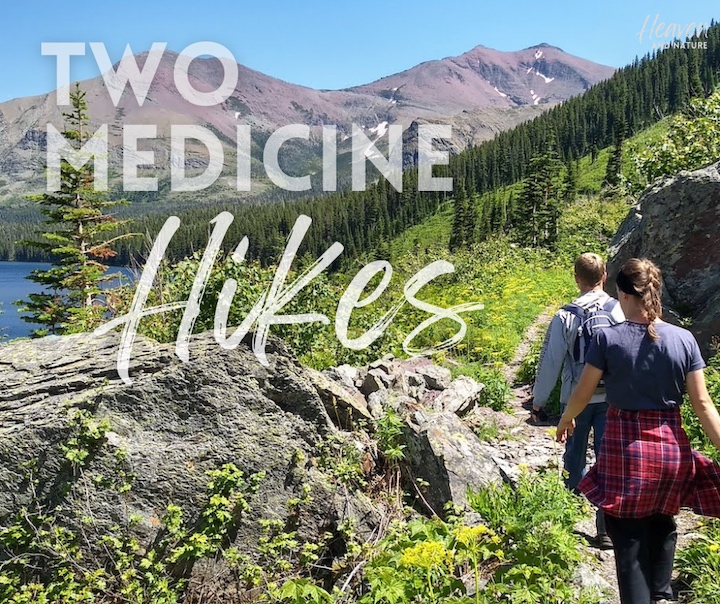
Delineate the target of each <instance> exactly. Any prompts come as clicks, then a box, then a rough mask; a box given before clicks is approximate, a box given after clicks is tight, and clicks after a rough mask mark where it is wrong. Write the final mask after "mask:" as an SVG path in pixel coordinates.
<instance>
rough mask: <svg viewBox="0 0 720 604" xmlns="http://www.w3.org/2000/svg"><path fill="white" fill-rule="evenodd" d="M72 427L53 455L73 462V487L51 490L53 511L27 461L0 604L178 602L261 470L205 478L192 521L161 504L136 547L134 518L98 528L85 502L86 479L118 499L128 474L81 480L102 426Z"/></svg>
mask: <svg viewBox="0 0 720 604" xmlns="http://www.w3.org/2000/svg"><path fill="white" fill-rule="evenodd" d="M70 426H71V430H72V433H73V436H71V438H70V439H69V440H68V442H67V443H66V444H64V445H62V447H61V450H62V452H63V453H64V455H65V458H66V459H67V461H68V462H70V463H71V465H72V468H73V474H72V481H73V482H72V483H71V484H69V485H66V486H62V485H60V486H58V492H60V493H64V496H65V499H64V500H63V501H62V502H61V504H59V505H58V504H57V503H54V504H53V505H52V506H51V505H49V504H48V503H47V502H44V501H43V500H41V499H40V498H39V497H38V496H37V495H35V492H34V488H35V485H36V484H37V482H38V479H37V476H36V467H35V465H36V464H28V471H29V474H28V480H27V482H28V484H29V485H30V488H31V489H33V491H32V493H33V501H32V508H24V509H21V510H20V511H19V513H18V514H17V516H16V518H15V519H14V521H12V522H11V523H10V524H9V525H7V526H5V527H3V528H2V529H0V551H1V552H2V555H3V560H4V562H3V564H2V567H1V568H0V601H2V602H7V603H8V604H31V603H33V604H35V603H38V602H40V603H47V604H76V603H77V604H79V603H80V602H96V601H97V602H99V601H113V602H116V601H117V602H120V601H122V602H126V603H128V604H146V603H150V602H152V603H153V604H178V603H179V602H180V601H181V600H182V597H183V593H184V591H185V589H186V587H187V582H186V575H187V571H188V569H191V568H192V565H193V564H194V563H195V562H197V561H198V560H201V559H203V558H208V557H210V558H212V557H214V556H216V555H217V554H218V552H219V551H221V549H223V548H226V547H227V546H228V545H229V539H230V535H231V533H232V532H233V531H234V530H235V529H236V526H237V523H238V521H239V519H240V517H241V516H243V515H245V514H246V513H247V512H248V511H249V506H248V503H247V499H246V497H247V496H248V495H250V494H252V493H254V492H255V491H256V490H257V488H258V486H259V483H260V481H261V480H262V479H263V474H262V473H258V474H253V475H252V476H250V477H249V478H248V479H247V480H246V479H245V478H244V475H243V473H242V472H241V471H240V470H239V469H238V468H237V467H235V466H234V465H233V464H226V465H224V466H223V467H222V468H220V469H218V470H214V471H211V472H209V473H208V474H209V476H210V481H209V483H208V485H207V489H206V493H205V503H204V505H203V506H202V508H201V510H200V513H199V516H198V517H197V518H191V519H188V520H186V519H185V516H184V513H183V511H182V509H181V508H180V507H179V506H177V505H174V504H170V505H168V507H167V512H166V514H165V516H164V518H163V519H162V522H159V523H158V524H159V530H158V533H157V535H156V538H155V539H154V540H153V541H152V542H151V543H150V544H148V545H143V544H141V543H140V542H139V541H138V539H137V538H136V537H135V536H133V531H132V529H133V528H134V527H135V525H136V524H137V523H138V522H140V521H141V520H142V518H140V517H139V516H130V517H129V519H128V522H127V524H126V525H125V526H122V527H121V526H118V525H116V526H111V527H109V528H108V527H105V528H103V530H102V531H101V532H100V531H97V530H96V529H95V525H96V522H95V519H94V518H93V517H92V512H91V511H90V509H89V508H88V507H87V505H86V504H87V501H86V498H87V497H88V490H87V489H88V484H87V481H88V480H92V482H94V483H95V485H96V487H97V488H99V489H101V491H100V492H102V489H103V488H107V493H106V494H105V493H104V495H106V496H107V497H108V498H110V499H112V498H113V497H115V498H118V499H120V500H122V498H123V497H125V496H126V493H127V492H128V491H129V490H130V488H131V484H130V482H131V478H130V475H129V474H128V473H127V472H125V471H118V472H116V475H114V476H112V477H108V478H106V477H104V476H102V475H98V474H96V475H95V476H94V477H91V476H90V474H89V472H90V469H91V466H90V463H91V462H92V461H93V459H94V458H95V456H99V455H101V454H102V453H103V451H102V450H101V449H102V446H103V444H104V441H105V433H106V431H107V430H108V428H109V426H108V424H107V422H105V421H96V420H95V419H94V418H93V417H92V415H91V414H90V413H89V412H88V411H80V412H77V413H75V415H74V416H73V417H72V418H71V419H70ZM114 458H115V461H116V462H117V464H118V468H119V467H121V466H122V464H123V463H124V462H125V455H124V453H123V452H122V451H120V450H118V451H116V452H115V454H114ZM74 483H77V484H74ZM76 486H77V488H78V489H79V490H80V491H82V495H81V497H80V499H73V498H72V491H73V489H74V488H75V487H76ZM55 495H57V493H56V494H55ZM119 504H120V502H119V501H118V505H119ZM88 554H91V555H88Z"/></svg>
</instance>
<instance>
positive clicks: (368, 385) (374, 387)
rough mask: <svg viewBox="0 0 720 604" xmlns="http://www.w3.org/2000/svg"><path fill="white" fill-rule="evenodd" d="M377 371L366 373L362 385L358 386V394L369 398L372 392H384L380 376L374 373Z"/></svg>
mask: <svg viewBox="0 0 720 604" xmlns="http://www.w3.org/2000/svg"><path fill="white" fill-rule="evenodd" d="M376 371H377V370H373V371H368V372H367V374H366V375H365V378H364V379H363V382H362V385H361V386H360V392H362V393H363V394H364V395H365V396H366V397H368V396H370V395H371V394H372V393H373V392H377V391H378V390H384V389H385V388H386V386H385V384H384V383H383V381H382V379H381V378H380V376H378V375H377V374H376V373H374V372H376Z"/></svg>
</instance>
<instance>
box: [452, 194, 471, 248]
mask: <svg viewBox="0 0 720 604" xmlns="http://www.w3.org/2000/svg"><path fill="white" fill-rule="evenodd" d="M467 210H468V206H467V196H466V195H465V186H464V185H463V184H461V185H460V186H459V187H458V191H457V194H456V196H455V213H454V216H453V226H452V232H451V233H450V251H451V252H454V251H456V250H458V249H460V248H461V247H462V246H463V245H465V233H466V230H465V229H466V220H467V218H466V216H467Z"/></svg>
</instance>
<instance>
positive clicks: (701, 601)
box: [675, 519, 720, 604]
mask: <svg viewBox="0 0 720 604" xmlns="http://www.w3.org/2000/svg"><path fill="white" fill-rule="evenodd" d="M699 524H700V527H699V529H700V532H699V533H696V534H695V535H696V536H695V537H694V538H693V539H692V541H690V543H689V544H688V545H687V546H686V547H684V548H683V549H682V550H681V551H679V552H678V554H677V556H676V559H675V565H676V567H677V568H678V569H679V571H680V577H679V578H680V580H681V581H682V582H683V583H684V584H685V585H686V586H687V587H688V590H687V592H686V593H684V592H685V590H680V592H681V593H680V595H681V596H682V595H684V596H686V597H685V598H683V600H682V601H683V602H687V604H720V591H718V586H717V585H718V584H717V581H718V576H720V521H718V520H716V519H712V520H709V521H707V523H705V522H700V523H699Z"/></svg>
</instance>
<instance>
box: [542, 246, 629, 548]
mask: <svg viewBox="0 0 720 604" xmlns="http://www.w3.org/2000/svg"><path fill="white" fill-rule="evenodd" d="M606 278H607V274H606V272H605V262H604V261H603V259H602V258H601V257H600V256H598V255H597V254H590V253H587V254H582V255H581V256H579V257H578V258H577V260H576V261H575V283H577V286H578V289H579V290H580V296H579V297H578V298H576V299H575V300H573V301H572V302H571V303H570V304H568V305H566V306H563V307H562V308H561V309H560V310H558V311H557V313H555V316H554V317H553V319H552V321H551V322H550V327H549V328H548V331H547V335H546V336H545V341H544V342H543V347H542V351H541V353H540V361H539V364H538V371H537V376H536V378H535V386H534V387H533V404H532V411H531V413H530V423H533V424H542V423H544V422H546V421H547V419H548V416H547V413H546V412H545V409H544V407H545V405H546V404H547V402H548V398H549V397H550V393H551V392H552V390H553V388H554V387H555V384H556V382H557V379H558V376H559V375H560V374H561V372H562V381H561V383H562V387H561V390H560V404H561V406H562V408H563V410H564V409H565V405H567V402H568V399H569V398H570V393H571V392H572V390H573V388H574V387H575V386H576V384H577V382H578V380H579V379H580V374H581V373H582V370H583V364H584V361H585V349H586V347H587V346H588V345H589V343H590V339H591V337H592V334H593V333H594V332H595V331H597V330H598V329H602V328H603V327H607V326H609V325H614V324H615V323H620V322H622V321H624V320H625V317H624V316H623V312H622V310H621V309H620V304H618V302H617V300H615V298H611V297H610V296H608V295H607V294H606V293H605V292H604V291H603V285H604V284H605V279H606ZM590 403H591V404H589V405H588V406H587V407H586V408H585V410H584V411H583V412H582V413H581V414H580V415H578V416H577V418H575V431H574V432H573V434H572V436H570V437H569V438H568V439H567V444H566V446H565V456H564V466H565V471H566V472H567V476H566V479H565V484H566V486H567V487H568V489H571V490H574V489H575V487H577V484H578V482H580V479H581V478H582V477H583V474H584V473H585V466H586V463H587V461H586V451H587V446H588V437H589V435H590V429H591V428H592V429H593V440H594V449H595V455H596V456H597V454H598V451H599V450H600V440H601V439H602V434H603V430H604V429H605V412H606V411H607V408H608V406H607V403H606V402H605V390H604V388H603V386H602V382H601V385H600V386H599V387H598V389H597V391H596V392H595V394H594V395H593V397H592V399H591V400H590ZM596 526H597V533H598V534H597V544H598V545H599V546H600V547H603V548H610V547H612V543H611V542H610V539H609V537H608V536H607V533H606V531H605V520H604V518H603V515H602V513H601V512H600V511H599V510H598V512H597V515H596Z"/></svg>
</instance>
